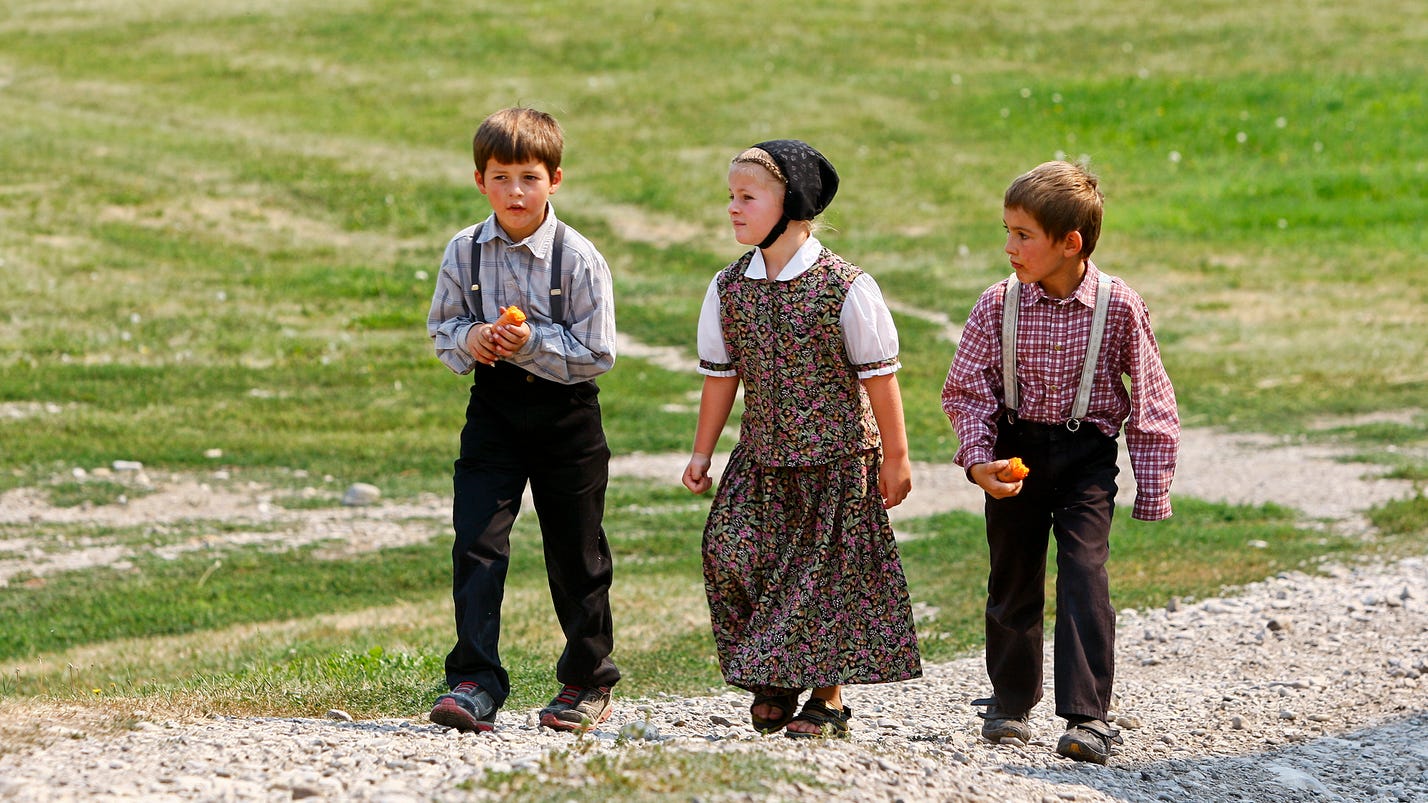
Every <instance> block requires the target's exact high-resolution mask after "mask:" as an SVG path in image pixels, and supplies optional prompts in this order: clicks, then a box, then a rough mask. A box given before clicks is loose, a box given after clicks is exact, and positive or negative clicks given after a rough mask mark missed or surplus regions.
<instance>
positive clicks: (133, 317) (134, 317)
mask: <svg viewBox="0 0 1428 803" xmlns="http://www.w3.org/2000/svg"><path fill="white" fill-rule="evenodd" d="M141 320H143V319H142V318H140V317H139V313H137V312H131V313H129V323H132V324H136V325H137V324H138V323H139V321H141Z"/></svg>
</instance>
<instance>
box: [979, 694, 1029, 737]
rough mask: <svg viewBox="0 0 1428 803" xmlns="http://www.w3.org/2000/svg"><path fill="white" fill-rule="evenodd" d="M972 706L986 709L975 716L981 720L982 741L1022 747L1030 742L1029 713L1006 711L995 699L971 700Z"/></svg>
mask: <svg viewBox="0 0 1428 803" xmlns="http://www.w3.org/2000/svg"><path fill="white" fill-rule="evenodd" d="M972 705H979V706H985V707H986V710H985V711H978V712H977V716H979V717H981V718H982V720H983V722H982V738H983V739H986V740H987V741H989V742H991V743H992V744H1021V745H1023V746H1024V745H1026V744H1027V743H1028V742H1030V741H1031V721H1030V713H1029V712H1027V711H1022V712H1020V713H1016V712H1012V711H1008V710H1006V709H1004V708H1002V706H1001V703H999V702H997V698H995V697H987V698H984V699H981V700H973V701H972Z"/></svg>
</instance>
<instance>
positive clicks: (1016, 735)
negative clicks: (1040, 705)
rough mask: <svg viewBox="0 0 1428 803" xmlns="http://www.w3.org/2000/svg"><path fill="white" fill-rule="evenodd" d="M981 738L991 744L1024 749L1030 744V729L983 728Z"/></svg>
mask: <svg viewBox="0 0 1428 803" xmlns="http://www.w3.org/2000/svg"><path fill="white" fill-rule="evenodd" d="M982 738H983V739H985V740H987V741H989V742H991V743H992V744H1010V745H1016V746H1018V747H1026V746H1027V744H1029V743H1030V742H1031V729H1030V728H1027V729H1025V730H1018V729H1016V728H983V729H982Z"/></svg>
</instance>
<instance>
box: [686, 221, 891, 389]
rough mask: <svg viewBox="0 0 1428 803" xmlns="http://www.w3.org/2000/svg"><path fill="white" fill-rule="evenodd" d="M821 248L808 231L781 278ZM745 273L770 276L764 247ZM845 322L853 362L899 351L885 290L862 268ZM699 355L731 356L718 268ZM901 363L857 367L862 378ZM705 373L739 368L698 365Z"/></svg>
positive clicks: (799, 270)
mask: <svg viewBox="0 0 1428 803" xmlns="http://www.w3.org/2000/svg"><path fill="white" fill-rule="evenodd" d="M821 253H823V244H822V243H820V242H818V238H817V237H809V238H808V240H807V242H805V243H804V244H803V245H802V247H800V248H799V249H798V252H797V253H795V254H794V255H793V258H792V259H790V260H789V265H788V266H787V267H785V268H784V270H783V273H782V275H780V276H779V278H778V279H777V281H780V282H786V281H789V280H791V279H794V278H797V277H798V276H801V275H803V273H804V272H805V271H807V270H808V269H809V268H811V267H813V263H814V262H817V261H818V255H819V254H821ZM744 275H745V276H747V277H749V278H750V279H767V278H768V266H766V265H765V264H764V252H763V251H762V250H761V249H759V250H755V251H754V256H753V259H751V260H750V261H749V267H748V268H747V269H746V270H745V271H744ZM839 321H840V322H841V323H842V325H843V348H844V349H845V350H846V351H847V352H848V360H849V361H850V362H852V363H853V364H854V365H867V364H869V363H875V362H882V361H884V360H888V359H893V358H896V357H897V354H898V343H897V327H896V326H894V325H893V319H892V313H891V312H890V311H889V310H888V305H887V303H886V302H884V301H883V293H882V291H881V290H879V289H878V283H877V282H876V281H874V280H873V277H872V276H871V275H869V274H868V273H866V272H865V273H862V274H860V275H859V276H858V278H856V279H854V280H853V284H852V286H851V287H849V288H848V297H847V299H845V300H844V302H843V314H842V315H841V316H840V317H839ZM698 342H699V359H700V360H702V361H704V362H710V363H715V364H719V363H727V362H729V349H728V346H727V345H726V344H725V341H724V330H723V327H722V326H720V323H719V276H718V274H715V276H714V278H713V279H712V280H710V282H709V289H708V290H706V291H705V293H704V306H703V307H702V308H701V309H700V310H699V341H698ZM901 367H902V363H899V362H894V363H893V364H892V365H888V366H884V367H882V368H877V369H875V370H871V371H859V372H858V378H859V379H868V378H870V377H874V376H878V375H879V374H891V373H893V372H895V371H897V370H898V369H899V368H901ZM699 372H700V373H701V374H705V375H706V376H725V377H727V376H738V372H736V371H733V370H728V371H711V370H708V369H706V368H704V367H703V366H702V365H701V366H700V367H699Z"/></svg>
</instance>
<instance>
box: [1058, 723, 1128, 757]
mask: <svg viewBox="0 0 1428 803" xmlns="http://www.w3.org/2000/svg"><path fill="white" fill-rule="evenodd" d="M1124 743H1125V740H1124V739H1122V738H1121V732H1120V731H1118V730H1116V729H1115V728H1112V727H1111V726H1110V725H1107V724H1106V723H1105V722H1102V721H1101V720H1099V719H1092V720H1088V721H1086V722H1077V723H1076V724H1074V725H1070V726H1068V727H1067V728H1066V732H1065V733H1063V734H1062V735H1061V741H1059V742H1057V743H1056V752H1058V753H1060V754H1061V755H1063V756H1065V757H1067V758H1069V759H1071V760H1073V761H1090V762H1093V763H1096V764H1104V763H1106V761H1107V760H1109V759H1110V757H1111V745H1113V744H1124Z"/></svg>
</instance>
